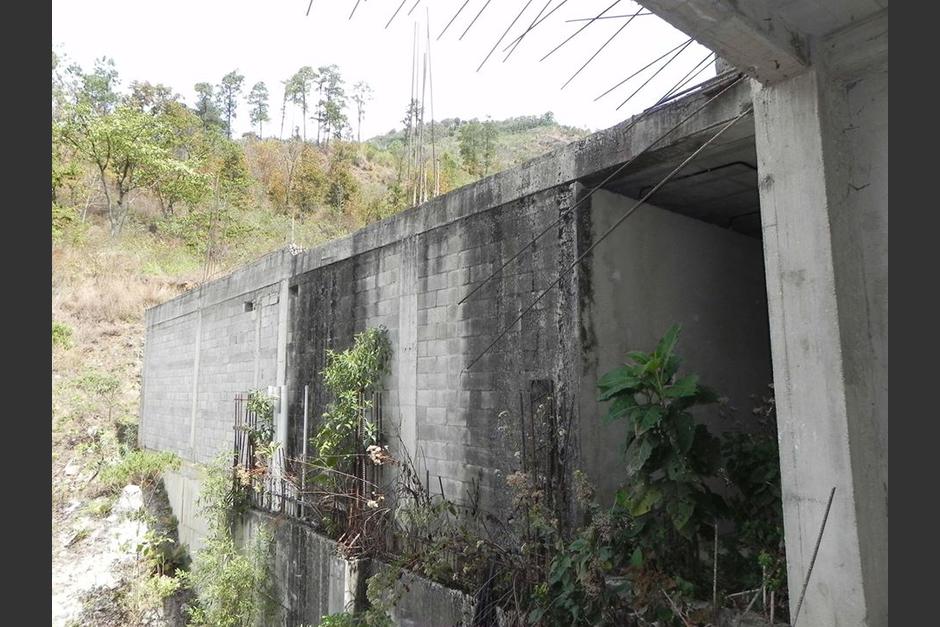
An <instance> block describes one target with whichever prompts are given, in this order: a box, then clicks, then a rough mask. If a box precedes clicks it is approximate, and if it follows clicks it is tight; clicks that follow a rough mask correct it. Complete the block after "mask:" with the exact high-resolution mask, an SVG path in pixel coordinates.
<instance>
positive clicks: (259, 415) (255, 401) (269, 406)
mask: <svg viewBox="0 0 940 627" xmlns="http://www.w3.org/2000/svg"><path fill="white" fill-rule="evenodd" d="M274 400H275V399H274V398H272V397H271V396H268V395H267V394H265V393H264V392H262V391H261V390H254V391H252V392H250V393H249V394H248V403H247V407H248V411H249V412H250V413H252V414H254V415H255V424H254V425H251V426H248V425H245V426H243V427H242V428H243V429H244V430H245V432H247V433H248V437H249V438H251V441H252V442H253V443H254V444H255V445H256V446H264V445H267V444H270V443H271V442H272V441H273V440H274Z"/></svg>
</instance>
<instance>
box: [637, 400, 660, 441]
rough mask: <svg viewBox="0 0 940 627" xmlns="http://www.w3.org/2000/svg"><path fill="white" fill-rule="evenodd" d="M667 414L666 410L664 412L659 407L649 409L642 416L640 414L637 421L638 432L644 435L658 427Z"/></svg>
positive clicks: (653, 406) (654, 406)
mask: <svg viewBox="0 0 940 627" xmlns="http://www.w3.org/2000/svg"><path fill="white" fill-rule="evenodd" d="M665 413H666V410H664V409H663V408H662V407H660V406H659V405H652V406H650V407H649V408H647V409H646V410H645V411H643V413H642V414H640V416H639V418H638V419H637V421H636V426H637V432H638V433H639V434H641V435H642V434H643V433H646V432H647V431H649V430H650V429H652V428H653V427H655V426H657V425H658V424H659V422H660V420H662V418H663V415H664V414H665Z"/></svg>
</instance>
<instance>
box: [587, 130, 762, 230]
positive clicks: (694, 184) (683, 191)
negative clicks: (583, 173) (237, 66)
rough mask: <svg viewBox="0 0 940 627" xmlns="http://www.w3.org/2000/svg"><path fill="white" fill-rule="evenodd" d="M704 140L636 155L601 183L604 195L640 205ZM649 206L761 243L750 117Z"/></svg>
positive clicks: (707, 150)
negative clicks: (759, 240)
mask: <svg viewBox="0 0 940 627" xmlns="http://www.w3.org/2000/svg"><path fill="white" fill-rule="evenodd" d="M713 133H714V130H710V132H709V134H713ZM707 137H708V135H705V136H700V135H696V136H694V137H686V138H683V139H682V140H681V141H678V142H676V143H675V144H673V145H671V146H670V147H669V148H666V149H663V150H656V151H652V152H647V153H644V154H642V155H640V156H639V157H638V158H637V159H636V160H635V161H634V162H633V163H632V164H630V166H628V167H627V168H626V169H625V171H624V172H623V173H621V174H620V175H619V176H617V177H616V178H615V179H613V180H612V181H609V182H608V183H606V184H605V185H604V189H607V190H609V191H611V192H615V193H617V194H621V195H623V196H627V197H628V198H635V199H642V198H643V197H644V196H645V195H646V194H649V193H650V192H651V191H653V190H654V188H655V187H656V185H658V184H659V183H660V182H661V181H662V179H663V178H664V177H666V175H668V174H669V173H670V172H671V171H672V170H673V169H675V168H676V167H677V166H678V165H679V164H681V163H682V161H683V160H684V159H685V158H686V157H688V156H689V155H691V154H692V153H693V152H694V151H695V150H696V149H697V148H698V147H699V146H701V145H702V144H704V143H705V141H706V139H707ZM607 175H609V174H607ZM607 175H602V174H599V175H597V176H594V177H592V178H591V179H588V180H585V181H584V183H585V185H587V186H589V187H592V186H594V185H597V184H598V183H600V182H601V181H603V180H604V178H606V176H607ZM649 202H650V203H651V204H653V205H655V206H657V207H661V208H663V209H667V210H669V211H673V212H675V213H679V214H681V215H684V216H688V217H690V218H695V219H697V220H702V221H704V222H708V223H709V224H714V225H716V226H719V227H721V228H725V229H729V230H731V231H734V232H735V233H741V234H743V235H748V236H750V237H755V238H760V237H761V222H760V192H759V189H758V176H757V149H756V147H755V143H754V119H753V116H747V117H745V118H743V119H742V120H741V121H740V122H738V123H737V124H735V125H734V126H733V127H731V128H729V129H728V131H727V132H726V133H724V134H723V135H722V136H721V137H720V138H719V139H717V140H716V141H715V142H714V143H712V144H710V145H709V146H708V147H707V148H705V149H704V150H703V151H702V152H701V153H700V154H699V155H697V156H696V157H695V158H694V159H693V160H692V161H690V162H689V163H688V164H687V165H686V166H685V167H684V168H682V170H680V171H679V172H677V173H676V174H675V175H674V176H672V177H671V178H670V179H669V180H668V181H667V182H666V183H665V184H663V185H662V187H660V188H659V189H658V190H656V191H655V192H654V193H653V195H652V196H651V197H650V199H649Z"/></svg>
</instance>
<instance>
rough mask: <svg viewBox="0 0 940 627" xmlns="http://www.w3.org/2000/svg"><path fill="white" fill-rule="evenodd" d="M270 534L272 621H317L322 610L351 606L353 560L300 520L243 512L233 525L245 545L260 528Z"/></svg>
mask: <svg viewBox="0 0 940 627" xmlns="http://www.w3.org/2000/svg"><path fill="white" fill-rule="evenodd" d="M262 526H263V527H265V528H266V529H267V531H269V532H271V533H272V536H273V575H274V590H275V595H276V597H277V600H278V604H279V606H280V615H279V616H278V617H277V621H276V623H274V624H280V625H291V626H293V625H318V624H319V623H320V619H321V618H323V617H324V616H326V615H327V614H337V613H340V612H344V611H346V610H350V611H351V610H352V609H353V608H354V603H353V602H352V601H353V600H352V599H350V598H349V594H348V593H347V589H348V588H352V589H354V590H355V589H356V587H357V582H356V581H354V580H355V579H357V570H356V569H357V565H356V564H355V563H350V562H348V561H347V560H345V559H343V558H342V557H341V556H340V554H339V551H338V550H337V546H336V543H335V542H334V541H332V540H330V539H329V538H326V537H324V536H321V535H319V534H317V533H315V532H314V531H313V530H312V529H311V528H310V527H308V526H307V525H304V524H302V523H299V522H296V521H293V520H289V519H286V518H278V517H275V516H272V515H270V514H265V513H261V512H249V513H248V514H247V515H246V517H245V519H244V520H243V522H242V524H241V525H239V527H238V529H237V530H236V539H237V541H238V542H239V543H240V544H241V545H243V546H247V544H248V543H250V542H251V541H252V540H253V539H254V538H256V537H257V534H258V532H259V530H260V529H261V527H262Z"/></svg>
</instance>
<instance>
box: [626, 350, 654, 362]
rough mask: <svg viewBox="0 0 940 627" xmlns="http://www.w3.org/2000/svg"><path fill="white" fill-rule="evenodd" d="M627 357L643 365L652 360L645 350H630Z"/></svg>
mask: <svg viewBox="0 0 940 627" xmlns="http://www.w3.org/2000/svg"><path fill="white" fill-rule="evenodd" d="M627 359H632V360H633V361H634V362H636V363H638V364H640V365H643V364H645V363H646V362H648V361H649V360H650V355H649V353H644V352H643V351H630V352H629V353H627Z"/></svg>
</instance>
